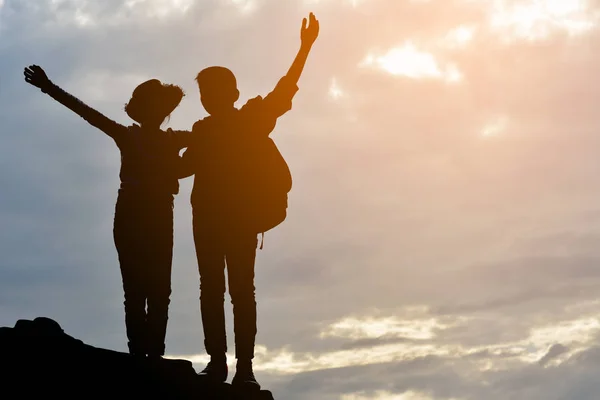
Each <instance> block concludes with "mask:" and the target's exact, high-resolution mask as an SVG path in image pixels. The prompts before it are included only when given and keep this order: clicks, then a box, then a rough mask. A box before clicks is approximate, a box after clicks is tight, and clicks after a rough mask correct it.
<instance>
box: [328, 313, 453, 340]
mask: <svg viewBox="0 0 600 400" xmlns="http://www.w3.org/2000/svg"><path fill="white" fill-rule="evenodd" d="M447 327H448V325H445V324H442V323H440V322H439V321H437V320H436V319H435V318H430V319H421V320H402V319H399V318H396V317H388V318H366V319H357V318H345V319H343V320H341V321H338V322H336V323H334V324H332V325H331V326H329V327H328V328H327V329H326V330H325V331H324V332H322V333H321V337H330V336H333V337H340V338H348V339H365V338H378V337H382V336H395V337H403V338H408V339H431V338H433V337H434V336H435V330H439V329H445V328H447Z"/></svg>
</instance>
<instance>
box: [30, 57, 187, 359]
mask: <svg viewBox="0 0 600 400" xmlns="http://www.w3.org/2000/svg"><path fill="white" fill-rule="evenodd" d="M24 75H25V81H26V82H28V83H30V84H32V85H34V86H36V87H38V88H40V89H41V90H42V92H44V93H46V94H48V95H49V96H51V97H52V98H53V99H55V100H56V101H58V102H59V103H61V104H62V105H64V106H65V107H67V108H69V109H71V110H72V111H74V112H75V113H77V114H78V115H79V116H81V117H82V118H83V119H85V120H86V121H87V122H89V123H90V124H91V125H93V126H95V127H96V128H98V129H100V130H101V131H103V132H104V133H106V134H107V135H108V136H110V137H111V138H113V140H114V141H115V143H116V144H117V146H118V148H119V150H120V152H121V169H120V179H121V186H120V188H119V191H118V197H117V202H116V207H115V216H114V229H113V235H114V242H115V246H116V249H117V253H118V257H119V264H120V269H121V277H122V282H123V291H124V298H125V301H124V308H125V326H126V331H127V338H128V340H129V341H128V347H129V353H130V354H132V355H134V356H139V357H146V356H148V357H149V358H153V359H158V358H161V356H163V355H164V352H165V336H166V329H167V319H168V308H169V303H170V294H171V263H172V254H173V199H174V196H175V195H176V194H177V193H178V192H179V181H178V176H179V175H180V174H181V170H180V169H181V157H180V156H179V151H180V150H181V149H182V148H184V147H187V146H188V144H189V140H190V137H191V132H186V131H173V130H171V129H168V130H167V131H166V132H165V131H163V130H161V129H160V126H161V125H162V123H163V122H164V121H165V119H166V118H167V117H168V116H169V115H170V114H171V112H172V111H173V110H174V109H175V108H176V107H177V106H178V105H179V103H180V102H181V99H182V98H183V96H184V93H183V91H182V90H181V88H179V87H178V86H175V85H168V84H163V83H161V82H160V81H159V80H157V79H151V80H148V81H146V82H143V83H141V84H140V85H139V86H137V87H136V88H135V90H134V91H133V94H132V96H131V99H130V100H129V102H128V103H127V105H126V106H125V112H126V113H127V115H129V117H131V119H133V120H134V121H136V122H137V123H138V124H139V125H138V124H133V125H131V126H123V125H121V124H119V123H117V122H115V121H113V120H111V119H109V118H107V117H105V116H104V115H102V114H101V113H99V112H98V111H96V110H94V109H93V108H91V107H88V106H87V105H85V104H84V103H83V102H81V101H80V100H78V99H77V98H75V97H74V96H72V95H70V94H69V93H67V92H65V91H64V90H62V89H61V88H60V87H58V86H56V85H55V84H53V83H52V82H51V81H50V79H48V77H47V75H46V73H45V72H44V70H43V69H42V68H41V67H39V66H37V65H32V66H29V67H27V68H25V70H24Z"/></svg>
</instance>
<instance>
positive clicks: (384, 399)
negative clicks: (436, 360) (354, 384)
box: [340, 390, 458, 400]
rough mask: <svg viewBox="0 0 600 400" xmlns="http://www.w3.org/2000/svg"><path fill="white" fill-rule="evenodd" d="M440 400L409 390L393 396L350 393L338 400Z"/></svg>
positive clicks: (382, 392) (383, 392)
mask: <svg viewBox="0 0 600 400" xmlns="http://www.w3.org/2000/svg"><path fill="white" fill-rule="evenodd" d="M438 399H439V400H442V399H440V398H434V397H431V396H430V395H428V394H426V393H422V392H415V391H412V390H409V391H407V392H404V393H400V394H394V393H391V392H388V391H385V390H379V391H377V392H375V393H374V394H373V395H367V394H365V393H352V394H345V395H342V397H341V399H340V400H438ZM443 400H458V399H443Z"/></svg>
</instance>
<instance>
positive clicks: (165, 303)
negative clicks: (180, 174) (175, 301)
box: [145, 198, 173, 356]
mask: <svg viewBox="0 0 600 400" xmlns="http://www.w3.org/2000/svg"><path fill="white" fill-rule="evenodd" d="M151 209H152V212H150V213H147V214H146V218H148V224H147V225H146V226H147V235H148V236H147V239H146V243H145V252H146V257H147V258H146V260H147V261H146V271H145V272H146V274H147V282H148V317H147V322H146V328H147V335H148V355H149V356H162V355H164V354H165V337H166V333H167V321H168V317H169V304H170V302H171V300H170V296H171V266H172V261H173V199H172V198H170V199H166V200H164V201H163V200H161V201H158V202H157V204H152V207H151Z"/></svg>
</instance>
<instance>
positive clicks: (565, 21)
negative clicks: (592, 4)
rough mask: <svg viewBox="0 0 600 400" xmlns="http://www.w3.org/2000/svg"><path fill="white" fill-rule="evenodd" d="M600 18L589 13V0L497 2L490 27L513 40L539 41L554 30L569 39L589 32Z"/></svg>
mask: <svg viewBox="0 0 600 400" xmlns="http://www.w3.org/2000/svg"><path fill="white" fill-rule="evenodd" d="M597 21H598V15H597V14H596V15H593V14H592V13H591V11H590V10H589V9H588V1H586V0H568V1H567V0H527V1H519V2H514V1H508V0H494V1H493V4H492V6H491V10H490V25H491V28H492V29H493V30H496V31H500V32H499V33H501V34H503V35H505V34H506V33H509V35H511V36H512V37H510V36H509V37H506V36H503V38H505V39H507V40H510V39H513V38H522V39H528V40H538V39H543V38H546V37H548V36H549V35H550V34H551V33H552V32H553V31H555V30H562V31H565V32H567V33H568V34H570V35H577V34H581V33H584V32H587V31H589V30H590V29H592V28H594V27H595V26H596V23H597Z"/></svg>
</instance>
